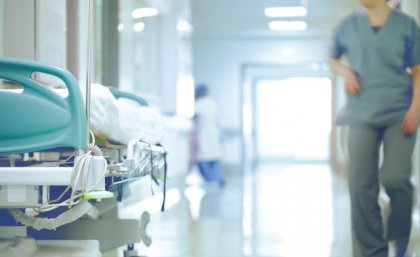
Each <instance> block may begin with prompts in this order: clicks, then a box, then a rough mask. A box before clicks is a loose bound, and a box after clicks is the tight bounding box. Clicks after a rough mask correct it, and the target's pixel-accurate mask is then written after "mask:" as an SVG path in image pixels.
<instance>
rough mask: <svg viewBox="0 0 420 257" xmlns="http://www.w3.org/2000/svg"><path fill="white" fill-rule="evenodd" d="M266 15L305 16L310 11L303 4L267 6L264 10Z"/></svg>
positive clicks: (273, 16) (274, 16) (272, 16)
mask: <svg viewBox="0 0 420 257" xmlns="http://www.w3.org/2000/svg"><path fill="white" fill-rule="evenodd" d="M264 13H265V15H266V16H268V17H271V18H276V17H303V16H306V15H307V14H308V11H307V10H306V8H305V7H303V6H291V7H267V8H265V10H264Z"/></svg>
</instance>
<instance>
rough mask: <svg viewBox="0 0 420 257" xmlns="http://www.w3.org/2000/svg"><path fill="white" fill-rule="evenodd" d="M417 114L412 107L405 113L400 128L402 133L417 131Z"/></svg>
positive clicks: (408, 133) (407, 133)
mask: <svg viewBox="0 0 420 257" xmlns="http://www.w3.org/2000/svg"><path fill="white" fill-rule="evenodd" d="M418 117H419V115H418V113H417V112H415V111H414V110H412V109H409V110H408V112H407V113H406V114H405V116H404V119H403V122H402V130H403V133H404V135H406V136H408V135H411V134H413V133H415V132H416V131H417V126H418V121H419V118H418Z"/></svg>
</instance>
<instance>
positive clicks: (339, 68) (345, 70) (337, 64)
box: [329, 59, 352, 78]
mask: <svg viewBox="0 0 420 257" xmlns="http://www.w3.org/2000/svg"><path fill="white" fill-rule="evenodd" d="M329 64H330V67H331V69H332V70H333V71H334V73H335V74H337V75H339V76H342V77H344V78H347V77H348V76H349V73H351V72H352V71H351V69H350V68H349V67H348V66H346V65H344V64H343V63H342V62H341V61H340V60H337V59H330V60H329Z"/></svg>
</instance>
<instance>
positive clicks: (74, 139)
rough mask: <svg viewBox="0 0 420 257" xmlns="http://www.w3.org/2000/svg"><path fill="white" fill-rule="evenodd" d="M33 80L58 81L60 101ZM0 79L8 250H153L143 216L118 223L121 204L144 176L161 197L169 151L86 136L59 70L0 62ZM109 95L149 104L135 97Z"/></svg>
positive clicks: (82, 113) (78, 98)
mask: <svg viewBox="0 0 420 257" xmlns="http://www.w3.org/2000/svg"><path fill="white" fill-rule="evenodd" d="M38 74H48V75H49V76H53V77H55V78H57V79H59V80H61V81H62V82H63V85H65V88H64V91H65V94H64V96H63V95H62V94H61V93H57V92H59V91H60V90H55V89H51V87H48V86H46V85H43V84H42V82H40V81H39V80H37V79H36V78H35V77H34V76H35V75H38ZM0 79H1V81H0V83H1V84H0V123H1V125H0V238H3V240H6V241H7V240H8V242H12V243H11V244H10V245H11V246H13V245H15V246H16V244H17V243H16V238H21V240H22V241H21V242H24V239H25V240H26V239H28V238H33V239H35V240H37V241H36V243H37V245H38V246H39V245H44V246H45V245H50V247H52V248H54V247H56V248H57V245H60V244H64V245H67V246H68V245H73V246H79V247H80V246H81V243H80V242H84V244H85V245H83V247H81V248H83V249H85V250H86V248H89V249H90V250H89V251H90V253H91V254H92V255H89V254H88V253H85V255H83V254H81V255H75V256H95V254H96V253H95V247H96V248H99V249H100V251H101V252H105V251H108V250H111V249H115V248H117V247H119V246H123V245H128V248H129V249H128V250H127V251H126V253H125V256H136V252H135V250H133V249H132V245H133V244H134V243H137V242H141V241H143V243H145V244H150V237H149V236H148V235H147V233H146V230H145V227H146V225H147V222H148V219H149V217H148V213H147V210H144V211H145V212H143V213H139V218H138V219H120V218H119V217H118V202H120V201H124V195H123V190H122V188H123V187H124V185H126V184H127V183H130V182H132V181H135V180H138V179H143V178H148V179H150V180H151V181H153V183H154V184H155V186H156V185H157V188H159V190H161V191H163V195H165V190H166V188H165V186H166V169H167V167H166V154H167V151H166V149H165V148H164V147H163V146H161V145H158V144H154V143H153V144H152V143H149V142H145V141H142V140H139V139H138V138H132V139H131V140H130V141H129V142H127V144H122V143H121V142H115V141H110V140H108V139H107V138H105V137H103V136H101V135H96V134H95V131H91V130H89V117H88V115H87V113H88V112H86V108H89V106H87V107H86V105H85V101H84V100H83V95H82V92H81V91H80V88H79V85H78V83H77V81H76V79H75V78H74V77H73V75H72V74H71V73H69V72H68V71H66V70H64V69H61V68H58V67H55V66H52V65H48V64H44V63H39V62H34V61H28V60H19V59H11V58H0ZM61 91H63V90H62V89H61ZM112 92H113V94H115V97H116V98H129V99H131V100H134V101H136V102H138V103H139V104H140V105H141V106H147V101H145V100H144V99H142V98H139V97H138V96H135V95H132V94H128V93H125V92H122V91H119V90H117V89H113V90H112ZM113 122H118V121H113ZM155 190H156V187H155ZM164 200H165V197H163V203H162V210H163V209H164ZM51 240H53V241H51ZM0 242H2V241H0ZM75 242H76V243H75ZM51 245H52V246H51ZM76 248H77V247H76ZM92 248H93V250H92ZM83 249H82V250H81V249H76V250H75V253H76V252H77V254H79V251H83ZM1 250H2V249H1V247H0V256H2V255H1ZM98 252H99V250H98ZM98 254H99V253H98ZM5 256H6V255H5ZM7 256H13V255H10V254H8V255H7ZM17 256H18V255H17ZM34 256H35V255H34ZM45 256H47V255H45ZM51 256H61V255H51ZM63 256H64V255H63ZM65 256H72V255H70V254H67V255H65ZM98 256H100V255H98Z"/></svg>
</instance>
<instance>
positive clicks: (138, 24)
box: [133, 22, 145, 32]
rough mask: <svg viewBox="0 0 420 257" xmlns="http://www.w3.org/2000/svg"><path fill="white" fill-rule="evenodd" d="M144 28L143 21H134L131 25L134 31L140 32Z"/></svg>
mask: <svg viewBox="0 0 420 257" xmlns="http://www.w3.org/2000/svg"><path fill="white" fill-rule="evenodd" d="M144 28H145V25H144V22H136V23H134V25H133V29H134V31H137V32H142V31H143V30H144Z"/></svg>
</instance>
